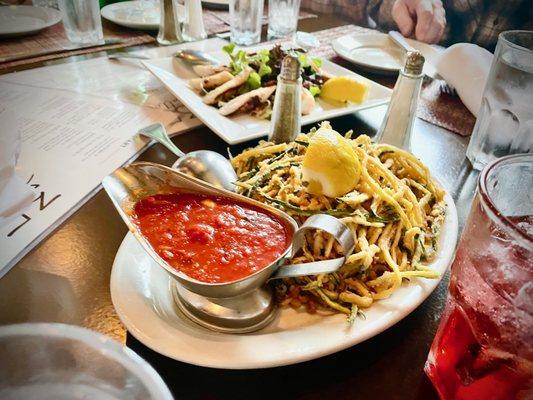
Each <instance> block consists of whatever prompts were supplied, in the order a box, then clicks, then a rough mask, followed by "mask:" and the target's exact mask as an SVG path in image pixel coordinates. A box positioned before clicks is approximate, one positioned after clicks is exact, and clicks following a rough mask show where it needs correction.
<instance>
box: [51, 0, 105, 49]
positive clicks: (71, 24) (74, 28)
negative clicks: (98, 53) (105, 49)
mask: <svg viewBox="0 0 533 400" xmlns="http://www.w3.org/2000/svg"><path fill="white" fill-rule="evenodd" d="M59 9H60V10H61V14H62V15H63V26H64V27H65V32H66V33H67V37H68V39H69V40H70V41H71V42H72V43H79V44H98V43H103V42H104V33H103V31H102V20H101V19H100V6H99V4H98V0H59Z"/></svg>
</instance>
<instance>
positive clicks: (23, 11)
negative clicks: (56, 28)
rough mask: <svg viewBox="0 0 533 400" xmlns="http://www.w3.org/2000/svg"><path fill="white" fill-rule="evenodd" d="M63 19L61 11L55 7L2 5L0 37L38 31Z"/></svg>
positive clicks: (0, 8) (0, 10) (0, 11)
mask: <svg viewBox="0 0 533 400" xmlns="http://www.w3.org/2000/svg"><path fill="white" fill-rule="evenodd" d="M59 21H61V13H60V12H59V11H57V10H55V9H53V8H48V7H33V6H1V7H0V37H12V36H13V37H14V36H22V35H29V34H32V33H37V32H39V31H41V30H43V29H44V28H48V27H49V26H52V25H55V24H57V23H58V22H59Z"/></svg>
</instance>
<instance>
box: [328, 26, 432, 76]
mask: <svg viewBox="0 0 533 400" xmlns="http://www.w3.org/2000/svg"><path fill="white" fill-rule="evenodd" d="M407 41H408V42H409V44H410V45H411V46H413V47H414V48H415V49H417V50H418V51H420V52H421V53H422V55H423V56H424V57H425V59H426V64H432V65H435V62H436V60H437V58H438V57H439V54H440V51H439V50H437V49H436V48H435V47H433V46H430V45H429V44H426V43H422V42H418V41H416V40H412V39H407ZM331 45H332V47H333V50H335V52H336V53H337V54H338V55H339V56H340V57H342V58H344V59H345V60H348V61H350V62H352V63H354V64H356V65H358V66H360V67H362V68H363V69H365V70H370V71H379V72H384V73H389V74H390V73H397V72H398V71H399V70H400V68H401V67H402V60H403V53H404V52H403V50H402V49H400V47H399V46H398V45H397V44H395V43H394V42H393V41H392V39H391V38H390V37H389V35H387V34H385V33H370V34H369V33H356V34H350V35H346V36H342V37H340V38H337V39H335V40H334V41H333V42H332V43H331Z"/></svg>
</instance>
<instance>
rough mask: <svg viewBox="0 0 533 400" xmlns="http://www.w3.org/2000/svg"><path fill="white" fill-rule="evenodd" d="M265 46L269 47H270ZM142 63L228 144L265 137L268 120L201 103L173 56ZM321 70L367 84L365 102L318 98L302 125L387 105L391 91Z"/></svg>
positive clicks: (186, 70) (339, 70)
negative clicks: (334, 102) (331, 101)
mask: <svg viewBox="0 0 533 400" xmlns="http://www.w3.org/2000/svg"><path fill="white" fill-rule="evenodd" d="M268 47H272V45H270V46H268ZM268 47H267V46H263V47H257V48H255V47H254V49H253V50H254V51H255V50H257V49H261V48H268ZM211 55H212V56H213V57H214V58H216V59H218V60H220V62H221V63H224V64H226V63H229V57H228V56H227V54H226V53H224V52H223V51H219V52H214V53H211ZM143 64H144V65H145V66H146V68H148V70H149V71H150V72H152V73H153V74H154V75H155V76H156V77H157V78H158V79H159V80H160V81H161V82H162V83H163V84H164V85H165V86H166V87H167V88H168V89H169V90H170V92H172V94H174V96H176V97H177V98H178V99H179V100H180V101H181V102H182V103H183V104H184V105H185V107H187V108H188V109H189V110H190V111H191V112H192V113H193V114H195V115H196V116H197V117H198V118H199V119H200V120H201V121H202V122H203V123H204V124H206V125H207V126H208V127H209V128H211V129H212V130H213V131H214V132H215V133H216V134H217V135H218V136H220V137H221V138H222V139H224V140H225V141H226V142H227V143H229V144H236V143H241V142H245V141H248V140H252V139H256V138H259V137H261V136H265V135H267V134H268V131H269V127H270V121H268V120H265V119H260V118H256V117H253V116H251V115H246V114H240V115H234V116H229V117H225V116H223V115H221V114H220V113H219V112H218V109H217V108H215V107H213V106H209V105H207V104H204V103H203V102H202V97H201V96H200V95H198V94H197V93H196V92H194V91H193V90H192V89H191V88H190V87H189V85H188V83H187V81H188V80H189V79H191V78H197V77H198V76H197V75H196V74H195V73H194V71H193V70H192V68H191V67H190V66H189V65H186V64H185V63H184V62H182V61H180V60H179V59H176V58H173V57H168V58H160V59H155V60H149V61H143ZM322 69H323V70H324V71H325V72H328V73H330V74H331V75H335V76H340V75H344V76H352V77H354V78H357V79H360V80H364V81H367V82H368V83H369V85H370V92H369V94H368V97H367V99H366V100H365V101H364V102H363V103H362V104H353V103H349V104H347V105H332V104H329V103H327V102H325V101H322V100H320V99H318V100H317V102H316V106H315V109H314V110H313V111H312V112H311V114H309V115H305V116H302V125H305V124H310V123H313V122H317V121H322V120H326V119H331V118H335V117H338V116H341V115H345V114H350V113H353V112H355V111H359V110H363V109H365V108H370V107H375V106H378V105H382V104H385V103H387V102H388V101H389V99H390V94H391V92H392V91H391V90H390V89H388V88H386V87H385V86H382V85H379V84H377V83H376V82H373V81H371V80H369V79H366V78H364V77H362V76H361V75H358V74H356V73H354V72H352V71H350V70H348V69H346V68H343V67H341V66H339V65H337V64H334V63H332V62H330V61H327V60H323V61H322Z"/></svg>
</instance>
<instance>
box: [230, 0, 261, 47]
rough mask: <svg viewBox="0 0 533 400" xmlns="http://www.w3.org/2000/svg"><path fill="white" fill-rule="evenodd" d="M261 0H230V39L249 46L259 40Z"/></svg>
mask: <svg viewBox="0 0 533 400" xmlns="http://www.w3.org/2000/svg"><path fill="white" fill-rule="evenodd" d="M263 6H264V3H263V0H231V1H230V7H229V13H230V25H231V41H232V42H233V43H235V44H237V45H239V46H250V45H252V44H256V43H259V41H260V40H261V24H262V20H263Z"/></svg>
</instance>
